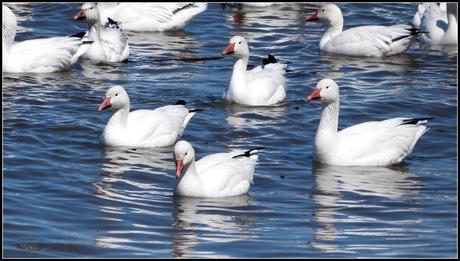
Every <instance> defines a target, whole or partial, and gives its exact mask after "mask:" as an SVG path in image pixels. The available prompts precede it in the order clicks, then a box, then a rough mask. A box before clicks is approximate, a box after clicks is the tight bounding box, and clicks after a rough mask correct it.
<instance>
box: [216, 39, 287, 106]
mask: <svg viewBox="0 0 460 261" xmlns="http://www.w3.org/2000/svg"><path fill="white" fill-rule="evenodd" d="M222 54H223V55H225V54H232V55H233V56H235V57H236V61H235V64H234V66H233V73H232V78H231V80H230V85H229V87H228V90H227V91H226V92H225V93H224V98H225V99H226V100H227V101H229V102H234V103H238V104H243V105H249V106H265V105H274V104H277V103H280V102H282V101H284V99H285V98H286V79H285V78H284V74H285V69H284V68H285V67H286V65H285V64H279V63H268V64H266V65H265V66H263V67H262V66H257V67H255V68H254V69H252V70H249V71H247V65H248V61H249V47H248V44H247V41H246V39H245V38H244V37H242V36H234V37H232V38H231V39H230V43H229V45H228V46H227V47H226V48H225V49H224V50H223V51H222Z"/></svg>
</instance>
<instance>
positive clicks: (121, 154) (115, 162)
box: [102, 146, 175, 175]
mask: <svg viewBox="0 0 460 261" xmlns="http://www.w3.org/2000/svg"><path fill="white" fill-rule="evenodd" d="M172 155H173V154H172V148H170V147H167V148H155V149H152V148H123V147H108V146H106V147H105V148H104V163H103V167H102V171H104V172H109V173H120V174H121V173H123V172H125V171H139V172H144V173H152V174H166V175H169V174H167V173H165V172H168V171H171V170H175V165H174V162H173V160H172Z"/></svg>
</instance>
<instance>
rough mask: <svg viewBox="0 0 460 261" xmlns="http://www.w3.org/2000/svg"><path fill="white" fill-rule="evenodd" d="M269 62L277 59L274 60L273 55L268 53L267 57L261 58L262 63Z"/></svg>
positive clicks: (274, 61)
mask: <svg viewBox="0 0 460 261" xmlns="http://www.w3.org/2000/svg"><path fill="white" fill-rule="evenodd" d="M270 63H278V61H277V60H276V58H275V56H273V55H271V54H269V55H268V58H264V59H263V60H262V64H263V65H264V66H265V65H267V64H270Z"/></svg>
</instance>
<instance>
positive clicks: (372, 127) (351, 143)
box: [307, 79, 428, 166]
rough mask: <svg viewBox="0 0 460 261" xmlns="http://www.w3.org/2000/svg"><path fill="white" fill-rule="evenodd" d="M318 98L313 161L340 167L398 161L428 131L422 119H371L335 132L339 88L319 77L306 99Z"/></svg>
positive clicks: (377, 164)
mask: <svg viewBox="0 0 460 261" xmlns="http://www.w3.org/2000/svg"><path fill="white" fill-rule="evenodd" d="M307 99H308V100H316V99H320V100H321V103H322V106H323V113H322V114H321V120H320V123H319V127H318V131H317V132H316V136H315V157H316V160H318V161H320V162H323V163H327V164H331V165H341V166H386V165H392V164H396V163H399V162H401V161H402V160H403V159H404V158H406V157H407V156H408V155H409V154H410V153H411V152H412V149H413V148H414V146H415V144H416V143H417V141H418V139H419V138H420V137H421V136H422V135H423V134H424V133H425V132H426V131H427V130H428V127H426V126H423V125H419V124H420V123H424V122H426V120H427V118H424V119H412V118H393V119H388V120H384V121H371V122H365V123H361V124H358V125H354V126H351V127H348V128H345V129H343V130H341V131H339V132H338V131H337V128H338V120H339V87H338V85H337V84H336V83H335V82H334V81H333V80H331V79H323V80H321V81H320V82H319V83H318V85H317V86H316V89H315V90H314V91H313V92H312V94H311V95H310V96H308V98H307Z"/></svg>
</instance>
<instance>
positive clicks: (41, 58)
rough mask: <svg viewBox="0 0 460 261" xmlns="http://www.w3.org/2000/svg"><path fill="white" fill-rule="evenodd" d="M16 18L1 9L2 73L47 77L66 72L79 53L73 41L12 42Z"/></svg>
mask: <svg viewBox="0 0 460 261" xmlns="http://www.w3.org/2000/svg"><path fill="white" fill-rule="evenodd" d="M16 28H17V21H16V15H15V14H14V13H13V12H12V11H11V10H10V8H8V7H7V6H5V5H2V71H3V72H11V73H51V72H58V71H64V70H68V69H70V67H71V65H72V64H74V63H75V62H76V61H77V59H78V57H79V56H80V53H77V52H78V49H79V48H80V46H82V41H81V40H80V39H79V38H77V37H51V38H43V39H33V40H27V41H23V42H19V43H18V42H14V38H15V36H16Z"/></svg>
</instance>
